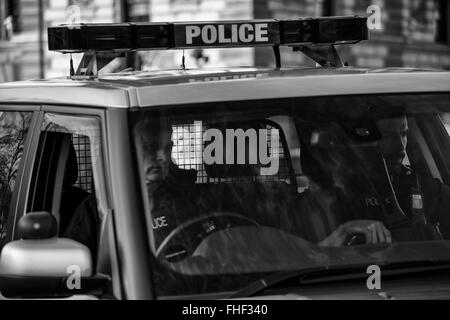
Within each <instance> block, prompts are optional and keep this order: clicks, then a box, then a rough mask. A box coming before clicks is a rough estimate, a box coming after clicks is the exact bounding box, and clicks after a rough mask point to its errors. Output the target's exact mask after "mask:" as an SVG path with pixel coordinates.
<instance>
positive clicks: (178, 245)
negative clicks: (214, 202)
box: [156, 212, 259, 262]
mask: <svg viewBox="0 0 450 320" xmlns="http://www.w3.org/2000/svg"><path fill="white" fill-rule="evenodd" d="M246 225H253V226H259V224H258V223H257V222H256V221H255V220H253V219H250V218H247V217H245V216H243V215H240V214H237V213H228V212H226V213H212V214H206V215H202V216H200V217H195V218H193V219H190V220H188V221H186V222H184V223H182V224H180V225H179V226H178V227H176V228H175V229H173V230H172V231H171V232H170V233H169V235H168V236H167V237H166V238H165V239H164V240H163V241H162V242H161V244H160V245H159V247H158V249H157V250H156V257H157V258H161V257H162V256H163V257H165V258H166V259H167V260H168V261H169V262H175V261H180V260H182V259H184V258H186V257H188V256H190V255H192V253H193V252H194V250H195V249H196V248H197V247H198V245H199V244H200V243H201V242H202V241H203V239H205V238H207V237H208V236H210V235H211V234H212V233H214V232H216V231H219V230H224V229H229V228H233V227H237V226H246Z"/></svg>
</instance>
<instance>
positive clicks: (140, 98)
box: [0, 67, 450, 108]
mask: <svg viewBox="0 0 450 320" xmlns="http://www.w3.org/2000/svg"><path fill="white" fill-rule="evenodd" d="M449 79H450V72H448V71H437V70H419V69H406V68H386V69H363V68H350V67H345V68H298V67H297V68H282V69H279V70H278V69H270V68H255V67H248V68H245V67H241V68H221V69H191V70H183V69H179V70H158V71H139V72H138V71H135V72H119V73H114V74H100V75H99V77H98V79H95V80H72V79H68V78H57V79H46V80H30V81H19V82H10V83H4V84H0V103H21V104H25V103H26V104H52V105H65V106H67V105H70V106H86V107H109V108H130V107H147V106H164V105H176V104H191V103H206V102H220V101H242V100H259V99H282V98H290V97H313V96H336V95H355V94H380V93H417V92H450V81H449ZM55 89H56V90H55Z"/></svg>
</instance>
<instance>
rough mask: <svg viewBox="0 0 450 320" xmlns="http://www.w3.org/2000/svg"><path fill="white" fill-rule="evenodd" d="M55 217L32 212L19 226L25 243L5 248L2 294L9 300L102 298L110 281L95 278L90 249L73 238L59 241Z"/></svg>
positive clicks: (0, 278)
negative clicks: (76, 296)
mask: <svg viewBox="0 0 450 320" xmlns="http://www.w3.org/2000/svg"><path fill="white" fill-rule="evenodd" d="M56 234H57V227H56V220H55V218H54V217H53V216H52V215H51V214H50V213H48V212H31V213H28V214H26V215H25V216H23V217H22V218H21V219H20V220H19V223H18V235H19V237H20V238H21V240H17V241H12V242H10V243H8V244H6V245H5V246H4V247H3V250H2V252H1V255H0V292H1V294H2V295H3V296H5V297H8V298H17V297H21V298H40V297H46V298H48V297H67V296H71V295H80V294H85V295H87V294H89V295H100V294H102V293H103V291H104V289H105V288H106V285H107V283H108V281H109V279H108V278H107V277H104V276H93V275H92V273H93V270H92V268H93V267H92V258H91V253H90V251H89V249H88V248H87V247H86V246H84V245H83V244H81V243H78V242H76V241H73V240H71V239H65V238H56Z"/></svg>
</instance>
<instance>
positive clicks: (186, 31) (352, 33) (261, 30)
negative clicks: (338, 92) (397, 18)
mask: <svg viewBox="0 0 450 320" xmlns="http://www.w3.org/2000/svg"><path fill="white" fill-rule="evenodd" d="M366 21H367V18H364V17H322V18H306V19H298V20H241V21H220V22H177V23H120V24H117V23H111V24H80V25H61V26H57V27H50V28H48V39H49V50H52V51H59V52H63V53H72V52H86V51H117V52H125V51H131V50H158V49H195V48H230V47H255V46H280V45H282V46H300V45H315V44H317V45H320V44H345V43H355V42H358V41H361V40H367V39H368V29H367V24H366Z"/></svg>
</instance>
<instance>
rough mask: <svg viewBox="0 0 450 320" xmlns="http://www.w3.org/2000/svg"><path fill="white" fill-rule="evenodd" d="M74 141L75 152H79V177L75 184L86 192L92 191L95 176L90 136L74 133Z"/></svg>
mask: <svg viewBox="0 0 450 320" xmlns="http://www.w3.org/2000/svg"><path fill="white" fill-rule="evenodd" d="M72 143H73V146H74V148H75V153H76V154H77V162H78V179H77V181H76V183H75V186H76V187H79V188H81V189H83V190H84V191H86V192H89V193H92V192H93V185H92V184H93V178H92V162H91V147H90V143H89V138H88V137H87V136H83V135H78V134H73V135H72Z"/></svg>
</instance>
